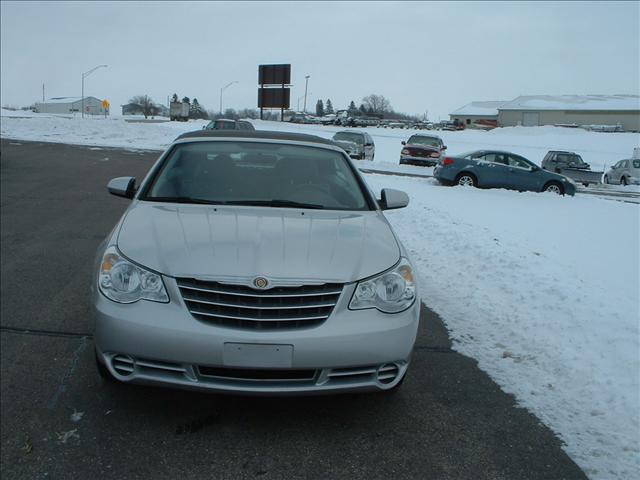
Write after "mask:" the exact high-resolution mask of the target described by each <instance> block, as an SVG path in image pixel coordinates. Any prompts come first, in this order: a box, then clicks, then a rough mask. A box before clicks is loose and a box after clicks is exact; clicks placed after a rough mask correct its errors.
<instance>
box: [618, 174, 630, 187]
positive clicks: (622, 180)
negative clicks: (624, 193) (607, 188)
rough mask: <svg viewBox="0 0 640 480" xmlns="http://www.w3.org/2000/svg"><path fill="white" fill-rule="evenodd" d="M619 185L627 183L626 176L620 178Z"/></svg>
mask: <svg viewBox="0 0 640 480" xmlns="http://www.w3.org/2000/svg"><path fill="white" fill-rule="evenodd" d="M620 185H624V186H625V187H626V186H627V185H629V182H628V181H627V177H625V176H624V175H623V176H622V178H621V179H620Z"/></svg>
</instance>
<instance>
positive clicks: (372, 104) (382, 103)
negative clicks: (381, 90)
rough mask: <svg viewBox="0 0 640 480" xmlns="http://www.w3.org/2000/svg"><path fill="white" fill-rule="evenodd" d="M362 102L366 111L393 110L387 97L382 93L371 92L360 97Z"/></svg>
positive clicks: (383, 111)
mask: <svg viewBox="0 0 640 480" xmlns="http://www.w3.org/2000/svg"><path fill="white" fill-rule="evenodd" d="M362 104H363V105H364V107H365V108H366V109H367V111H368V112H373V113H385V112H391V111H393V107H391V103H390V102H389V99H388V98H386V97H385V96H383V95H376V94H375V93H372V94H371V95H367V96H366V97H364V98H363V99H362Z"/></svg>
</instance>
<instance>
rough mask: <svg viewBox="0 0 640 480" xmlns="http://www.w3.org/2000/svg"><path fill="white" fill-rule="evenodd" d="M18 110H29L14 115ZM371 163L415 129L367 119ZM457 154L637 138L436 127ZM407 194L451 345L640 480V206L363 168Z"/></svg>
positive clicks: (425, 275) (639, 138)
mask: <svg viewBox="0 0 640 480" xmlns="http://www.w3.org/2000/svg"><path fill="white" fill-rule="evenodd" d="M1 115H2V118H0V127H1V136H2V138H12V139H21V140H37V141H49V142H61V143H71V144H80V145H92V146H108V147H124V148H130V149H154V150H156V149H163V148H165V147H166V146H167V145H168V144H170V143H171V142H172V141H173V139H175V137H176V136H178V135H179V134H181V133H183V132H186V131H191V130H197V129H200V128H202V126H203V125H204V124H205V123H206V122H205V121H190V122H187V123H181V122H167V123H128V122H126V121H125V120H124V119H123V118H122V117H119V118H118V117H113V118H107V119H105V118H88V119H85V120H82V119H81V118H79V117H75V118H74V117H72V116H56V115H38V114H31V113H30V112H10V111H6V110H2V112H1ZM20 117H22V118H20ZM254 123H255V125H256V128H258V129H268V130H288V131H297V132H301V133H311V134H316V135H319V136H322V137H331V136H332V135H333V133H334V132H335V131H337V130H339V128H337V127H323V126H315V125H293V124H281V123H279V122H261V121H255V122H254ZM367 130H368V131H369V132H370V134H371V135H372V136H373V138H374V141H375V143H376V158H375V161H374V162H366V163H365V162H362V163H363V165H362V166H363V167H373V168H377V169H381V170H392V171H400V172H405V173H408V172H419V173H430V172H431V169H425V168H421V167H410V166H400V165H398V158H399V152H400V148H401V145H400V142H401V140H405V139H406V138H407V137H408V136H409V135H410V134H411V133H413V132H412V131H409V130H389V129H378V128H368V129H367ZM434 133H437V134H438V135H440V136H441V137H442V138H443V139H444V141H445V143H446V144H447V145H448V147H449V148H448V153H451V154H456V153H460V152H463V151H468V150H474V149H479V148H500V149H506V150H510V151H513V152H516V153H520V154H522V155H524V156H525V157H527V158H529V159H531V160H533V161H534V162H537V163H540V162H541V160H542V158H543V157H544V155H545V153H546V152H547V150H549V149H562V150H571V151H575V152H577V153H579V154H581V155H582V156H583V158H584V159H585V161H587V162H589V163H591V164H592V165H593V166H594V168H602V167H603V166H604V165H605V164H606V165H607V166H610V165H611V164H612V163H613V162H615V161H617V160H620V159H622V158H628V157H630V155H631V152H632V151H633V147H634V146H638V145H639V144H640V135H638V134H632V133H595V132H586V131H583V130H577V129H563V128H556V127H536V128H525V127H516V128H503V129H496V130H493V131H490V132H482V131H471V130H468V131H463V132H434ZM366 178H367V181H368V182H369V183H370V184H371V186H372V187H373V188H374V190H377V191H379V190H380V188H382V187H390V188H397V189H400V190H405V191H406V192H407V193H408V194H409V196H410V197H411V204H410V205H409V207H408V208H406V209H403V210H397V211H390V212H388V214H387V216H388V218H389V219H390V221H391V222H392V223H393V225H394V227H395V228H396V231H397V232H398V234H399V235H400V237H401V238H402V239H403V241H404V243H405V245H406V246H407V248H408V249H409V250H410V251H411V253H412V255H413V258H414V260H415V262H416V266H417V269H418V271H419V273H420V276H421V280H422V282H421V288H422V294H423V298H424V300H425V302H426V303H427V304H428V305H429V306H430V307H432V308H433V309H434V310H436V311H437V312H438V313H440V314H441V315H442V317H443V319H444V320H445V322H446V323H447V326H448V328H449V329H450V332H451V336H452V338H453V339H454V342H455V347H454V348H456V349H457V350H459V351H461V352H462V353H464V354H466V355H469V356H471V357H473V358H475V359H477V360H478V362H479V365H480V367H481V368H482V369H483V370H485V371H486V372H488V373H489V374H490V375H491V376H492V378H494V379H495V380H496V381H497V382H498V383H499V384H500V385H501V387H502V388H503V389H504V390H505V391H507V392H510V393H513V394H514V395H515V396H516V398H517V399H518V402H519V403H520V404H521V405H522V406H524V407H526V408H528V409H530V410H531V411H532V412H533V413H535V414H536V415H537V416H538V417H539V418H540V419H541V420H542V421H543V422H544V423H545V424H546V425H548V426H549V427H550V428H552V429H553V430H554V431H556V432H557V434H558V435H559V436H560V437H561V438H562V439H563V440H564V441H565V442H566V444H567V445H566V450H567V452H568V453H569V455H571V457H572V458H573V459H574V460H575V461H576V462H577V463H578V464H579V465H580V466H581V467H582V468H583V469H585V471H586V472H587V474H588V475H589V476H590V477H591V478H593V479H609V478H619V479H627V478H640V332H639V323H640V279H639V275H640V273H639V271H640V253H639V252H640V238H639V237H640V207H638V205H632V204H626V203H621V202H611V201H605V200H602V199H599V198H595V197H587V196H576V197H572V198H568V197H558V196H555V195H547V194H536V193H517V192H509V191H505V190H475V189H464V188H447V187H441V186H439V185H437V183H436V182H435V181H434V180H433V179H428V178H423V179H420V178H406V177H396V176H382V175H376V174H367V175H366Z"/></svg>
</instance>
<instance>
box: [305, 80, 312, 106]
mask: <svg viewBox="0 0 640 480" xmlns="http://www.w3.org/2000/svg"><path fill="white" fill-rule="evenodd" d="M309 77H311V75H305V77H304V80H305V82H304V113H307V87H308V86H309Z"/></svg>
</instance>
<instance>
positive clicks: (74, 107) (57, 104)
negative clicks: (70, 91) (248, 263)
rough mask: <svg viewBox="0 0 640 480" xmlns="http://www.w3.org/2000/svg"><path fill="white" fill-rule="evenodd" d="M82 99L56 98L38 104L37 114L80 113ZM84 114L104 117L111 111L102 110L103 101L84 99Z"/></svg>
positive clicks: (94, 98) (92, 98) (91, 98)
mask: <svg viewBox="0 0 640 480" xmlns="http://www.w3.org/2000/svg"><path fill="white" fill-rule="evenodd" d="M82 105H83V101H82V97H54V98H50V99H49V100H47V101H46V102H38V103H36V112H37V113H80V112H82ZM84 113H85V114H86V115H104V114H105V113H107V114H108V113H109V110H106V112H105V109H104V108H102V100H100V99H98V98H96V97H84Z"/></svg>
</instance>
